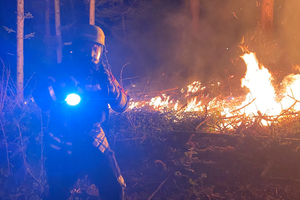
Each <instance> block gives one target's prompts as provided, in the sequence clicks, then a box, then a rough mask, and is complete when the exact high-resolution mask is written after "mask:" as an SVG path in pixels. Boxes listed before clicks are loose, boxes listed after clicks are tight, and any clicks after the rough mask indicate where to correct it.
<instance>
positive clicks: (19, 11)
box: [17, 0, 25, 100]
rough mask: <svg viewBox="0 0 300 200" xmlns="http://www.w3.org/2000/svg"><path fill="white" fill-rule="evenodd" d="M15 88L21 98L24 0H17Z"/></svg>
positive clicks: (22, 84)
mask: <svg viewBox="0 0 300 200" xmlns="http://www.w3.org/2000/svg"><path fill="white" fill-rule="evenodd" d="M17 3H18V4H17V90H18V98H19V99H20V100H22V99H23V90H24V88H23V87H24V54H23V51H24V18H25V17H24V0H18V1H17Z"/></svg>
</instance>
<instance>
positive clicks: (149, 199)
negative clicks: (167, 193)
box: [148, 177, 169, 200]
mask: <svg viewBox="0 0 300 200" xmlns="http://www.w3.org/2000/svg"><path fill="white" fill-rule="evenodd" d="M168 179H169V177H167V178H166V179H165V180H164V181H163V182H162V183H161V184H160V185H159V186H158V188H157V189H156V190H155V191H154V192H153V193H152V195H151V196H150V197H149V198H148V200H151V199H152V197H154V195H155V194H156V193H157V192H158V190H159V189H160V188H161V186H163V184H165V182H166V181H167V180H168Z"/></svg>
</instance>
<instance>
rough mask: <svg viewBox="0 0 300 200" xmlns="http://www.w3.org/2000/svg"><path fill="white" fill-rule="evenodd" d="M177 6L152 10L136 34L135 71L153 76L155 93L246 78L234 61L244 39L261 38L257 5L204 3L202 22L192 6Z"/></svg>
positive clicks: (241, 0)
mask: <svg viewBox="0 0 300 200" xmlns="http://www.w3.org/2000/svg"><path fill="white" fill-rule="evenodd" d="M172 2H173V3H172ZM172 2H171V1H168V2H164V3H161V4H159V5H156V6H155V8H152V9H153V10H152V12H151V11H150V12H149V13H150V16H146V17H145V18H144V19H141V20H140V24H139V26H136V27H138V31H136V29H135V31H134V35H131V36H132V38H134V39H133V40H132V43H131V44H132V46H131V47H132V49H133V50H132V54H133V56H132V57H133V58H132V63H131V65H132V66H131V67H132V68H135V69H136V70H134V71H135V72H136V73H140V74H142V75H144V76H147V77H149V78H150V80H151V83H152V84H153V85H155V86H153V87H154V88H155V89H159V88H160V89H165V88H171V87H175V86H179V87H184V86H186V85H187V84H190V83H191V82H192V81H194V80H200V81H210V80H217V79H219V80H220V79H221V80H226V79H227V78H228V77H229V76H231V75H232V74H236V73H237V74H238V73H240V74H241V76H242V75H243V73H244V71H245V69H246V68H245V66H243V65H242V66H239V67H240V68H241V69H238V67H237V66H235V64H236V63H232V60H235V59H237V58H239V56H240V55H241V52H240V50H239V48H238V45H239V42H240V41H241V40H242V38H243V37H244V36H247V35H248V36H249V37H251V36H252V35H254V33H255V29H256V23H257V17H256V16H257V9H256V4H255V1H254V2H253V1H251V2H249V1H247V0H239V1H233V0H228V1H219V0H209V1H208V0H206V1H205V0H204V1H200V7H199V12H198V14H199V16H196V18H195V16H194V17H193V15H192V13H191V7H190V4H189V3H187V2H189V1H172ZM175 2H176V3H175ZM150 9H151V8H150ZM195 21H196V23H195ZM130 28H132V27H130ZM128 35H129V36H130V34H128Z"/></svg>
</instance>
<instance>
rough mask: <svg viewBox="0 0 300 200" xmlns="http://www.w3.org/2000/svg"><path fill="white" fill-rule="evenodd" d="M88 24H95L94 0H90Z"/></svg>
mask: <svg viewBox="0 0 300 200" xmlns="http://www.w3.org/2000/svg"><path fill="white" fill-rule="evenodd" d="M90 24H91V25H95V0H90Z"/></svg>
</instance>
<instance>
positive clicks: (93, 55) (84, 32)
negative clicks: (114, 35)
mask: <svg viewBox="0 0 300 200" xmlns="http://www.w3.org/2000/svg"><path fill="white" fill-rule="evenodd" d="M104 48H105V35H104V32H103V31H102V29H101V28H100V27H98V26H94V25H83V26H81V27H80V28H79V29H78V30H77V33H76V36H75V40H74V42H73V52H74V54H75V55H76V56H75V58H76V59H79V60H81V61H92V62H93V63H94V64H98V63H99V61H100V59H101V55H102V53H103V50H104Z"/></svg>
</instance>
